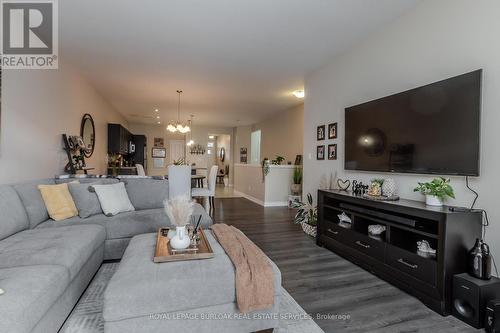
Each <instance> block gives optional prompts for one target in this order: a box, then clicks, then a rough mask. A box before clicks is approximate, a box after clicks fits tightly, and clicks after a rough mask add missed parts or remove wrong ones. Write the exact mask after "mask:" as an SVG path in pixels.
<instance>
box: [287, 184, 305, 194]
mask: <svg viewBox="0 0 500 333" xmlns="http://www.w3.org/2000/svg"><path fill="white" fill-rule="evenodd" d="M290 191H291V192H292V195H299V194H300V192H302V184H292V185H290Z"/></svg>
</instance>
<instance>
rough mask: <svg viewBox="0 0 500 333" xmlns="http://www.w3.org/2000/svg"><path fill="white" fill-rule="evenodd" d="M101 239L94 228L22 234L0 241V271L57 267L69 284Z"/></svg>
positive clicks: (102, 234)
mask: <svg viewBox="0 0 500 333" xmlns="http://www.w3.org/2000/svg"><path fill="white" fill-rule="evenodd" d="M55 223H59V222H55ZM105 236H106V234H105V232H104V228H103V227H101V226H98V225H79V226H71V227H69V226H66V227H60V228H36V229H31V230H24V231H21V232H19V233H17V234H15V235H12V236H10V237H8V238H6V239H4V240H2V241H0V268H9V267H19V266H31V265H60V266H64V267H66V268H67V269H68V270H69V275H70V279H71V280H72V279H73V278H74V277H75V276H76V274H77V273H78V272H79V271H80V269H81V268H82V266H83V265H84V264H85V263H86V262H87V261H88V259H89V258H90V256H91V255H92V254H93V253H94V251H95V250H96V249H98V248H99V247H100V246H102V245H103V243H104V240H105ZM2 288H3V287H2Z"/></svg>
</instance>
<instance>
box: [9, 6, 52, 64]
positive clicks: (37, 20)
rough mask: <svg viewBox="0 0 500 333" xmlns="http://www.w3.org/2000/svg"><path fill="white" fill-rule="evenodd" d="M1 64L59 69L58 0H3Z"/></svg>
mask: <svg viewBox="0 0 500 333" xmlns="http://www.w3.org/2000/svg"><path fill="white" fill-rule="evenodd" d="M0 3H1V14H0V17H1V18H2V24H1V29H2V30H1V34H0V36H1V39H2V40H1V53H2V54H1V57H2V58H1V65H2V67H3V68H5V69H56V68H57V65H58V61H57V46H58V43H57V42H58V41H57V38H58V31H57V2H56V0H43V1H36V0H35V1H33V0H32V1H22V0H0Z"/></svg>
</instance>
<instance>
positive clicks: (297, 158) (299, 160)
mask: <svg viewBox="0 0 500 333" xmlns="http://www.w3.org/2000/svg"><path fill="white" fill-rule="evenodd" d="M294 165H302V155H297V156H295V163H294Z"/></svg>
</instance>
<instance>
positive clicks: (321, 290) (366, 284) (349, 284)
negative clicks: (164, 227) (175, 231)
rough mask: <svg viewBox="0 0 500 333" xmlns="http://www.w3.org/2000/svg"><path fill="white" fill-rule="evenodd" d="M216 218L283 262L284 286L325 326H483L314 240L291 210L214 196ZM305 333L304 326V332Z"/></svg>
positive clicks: (451, 328) (330, 329)
mask: <svg viewBox="0 0 500 333" xmlns="http://www.w3.org/2000/svg"><path fill="white" fill-rule="evenodd" d="M215 207H216V209H215V213H214V219H215V221H216V222H217V223H227V224H230V225H234V226H236V227H237V228H239V229H240V230H242V231H243V232H244V233H245V234H246V235H247V236H248V237H249V238H250V239H252V240H253V241H254V242H255V243H256V244H257V245H258V246H259V247H260V248H261V249H262V250H263V251H264V252H265V253H266V254H267V255H268V256H269V257H270V258H271V259H272V260H273V261H274V262H275V263H276V265H277V266H278V267H279V268H280V270H281V273H282V279H283V282H282V284H283V287H284V288H285V289H286V290H287V291H288V292H289V293H290V294H291V295H292V296H293V298H294V299H295V300H296V301H297V302H298V303H299V304H300V305H301V306H302V308H304V310H305V311H306V312H308V313H309V314H311V315H313V317H315V316H316V315H318V314H320V315H325V316H327V315H349V316H350V319H348V320H335V319H327V320H317V319H315V320H316V322H317V323H318V325H319V326H321V328H322V329H323V330H324V331H325V332H384V333H385V332H479V331H477V330H475V329H473V328H471V327H470V326H468V325H466V324H464V323H462V322H461V321H459V320H457V319H455V318H454V317H452V316H448V317H442V316H440V315H438V314H437V313H435V312H433V311H432V310H430V309H428V308H427V307H426V306H425V305H423V304H422V303H420V302H419V301H418V300H417V299H415V298H414V297H412V296H410V295H408V294H406V293H404V292H403V291H400V290H399V289H397V288H395V287H393V286H392V285H390V284H388V283H386V282H384V281H383V280H381V279H379V278H377V277H376V276H374V275H372V274H370V273H368V272H367V271H365V270H363V269H361V268H359V267H358V266H356V265H354V264H352V263H350V262H349V261H347V260H345V259H343V258H341V257H339V256H338V255H336V254H334V253H332V252H330V251H329V250H327V249H324V248H320V247H318V246H316V244H315V243H314V240H313V239H312V238H311V237H309V236H307V235H305V234H304V233H303V232H302V229H301V228H300V227H299V226H297V225H294V224H293V223H292V217H293V211H292V210H289V209H287V208H284V207H277V208H263V207H261V206H259V205H257V204H254V203H252V202H250V201H248V200H246V199H243V198H232V199H216V202H215ZM305 333H306V332H305Z"/></svg>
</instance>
